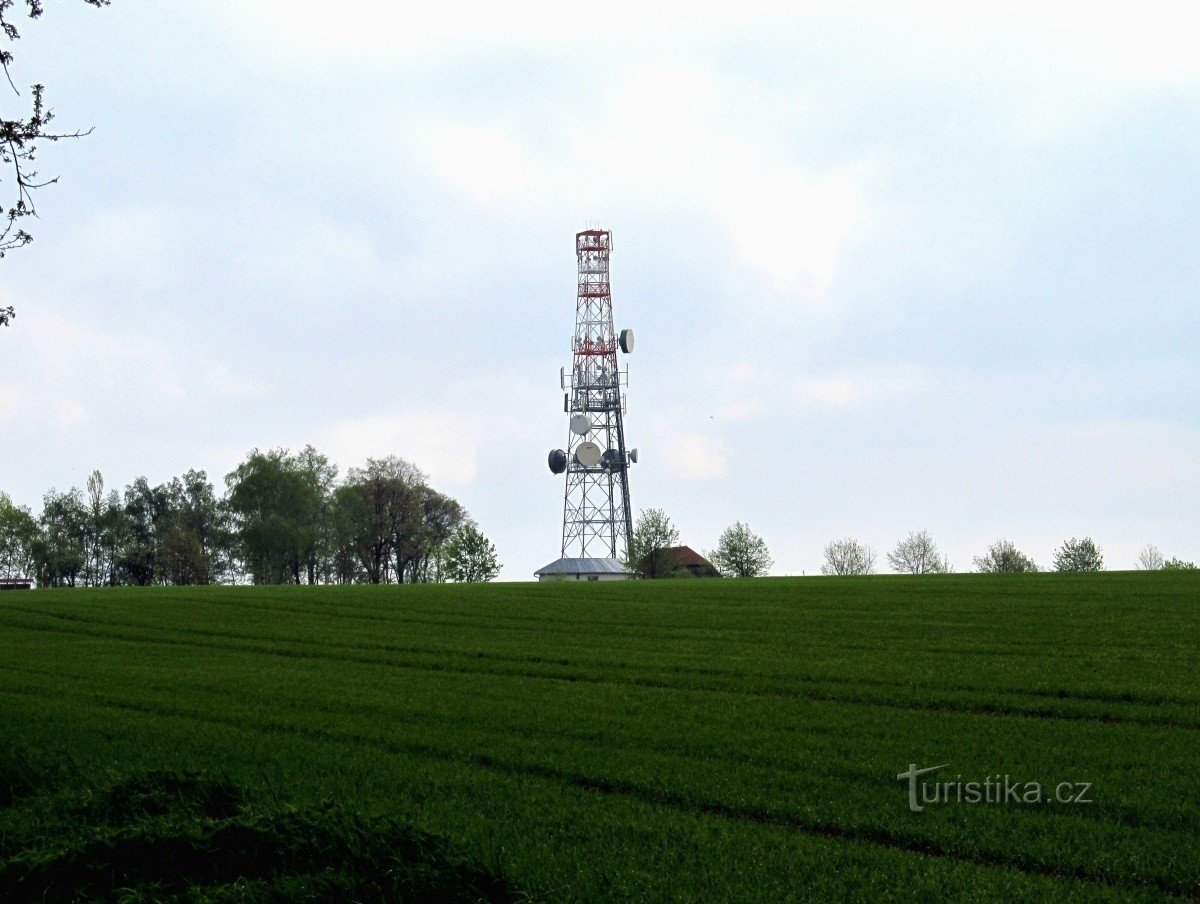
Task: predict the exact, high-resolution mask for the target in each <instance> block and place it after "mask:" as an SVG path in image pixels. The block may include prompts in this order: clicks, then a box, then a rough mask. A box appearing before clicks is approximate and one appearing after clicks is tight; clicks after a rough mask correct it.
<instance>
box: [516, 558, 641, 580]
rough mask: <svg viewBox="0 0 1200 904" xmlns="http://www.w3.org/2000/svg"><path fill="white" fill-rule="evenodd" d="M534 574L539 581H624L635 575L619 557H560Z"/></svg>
mask: <svg viewBox="0 0 1200 904" xmlns="http://www.w3.org/2000/svg"><path fill="white" fill-rule="evenodd" d="M534 575H536V576H537V579H538V580H539V581H623V580H626V579H627V578H631V577H633V574H632V573H631V572H630V571H629V569H628V568H626V567H625V565H624V564H623V563H622V562H619V561H618V560H617V559H558V560H557V561H555V562H551V563H550V564H549V565H547V566H545V567H544V568H539V569H538V570H537V571H535V572H534Z"/></svg>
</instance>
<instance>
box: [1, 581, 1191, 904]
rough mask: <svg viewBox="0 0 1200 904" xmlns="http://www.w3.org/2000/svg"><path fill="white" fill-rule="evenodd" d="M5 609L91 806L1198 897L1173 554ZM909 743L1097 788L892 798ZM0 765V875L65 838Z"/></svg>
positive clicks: (723, 895) (763, 888)
mask: <svg viewBox="0 0 1200 904" xmlns="http://www.w3.org/2000/svg"><path fill="white" fill-rule="evenodd" d="M0 637H2V638H3V642H2V643H0V725H2V726H3V742H4V743H5V744H7V745H8V747H9V748H10V750H15V751H18V752H19V755H20V756H24V757H26V758H30V757H32V758H33V759H34V760H36V761H37V762H39V763H42V764H43V765H44V766H46V767H47V768H50V767H51V766H52V767H53V768H54V769H56V770H57V772H56V773H55V774H56V775H58V776H59V778H58V784H59V786H61V788H65V789H66V793H70V794H75V795H76V798H77V799H78V800H82V801H85V802H86V801H88V800H94V799H96V795H98V794H100V791H99V790H98V789H100V788H102V787H107V786H108V785H111V783H112V782H113V781H116V780H129V777H131V776H138V775H142V774H147V773H150V772H151V771H152V770H201V771H203V774H204V776H206V778H204V779H203V780H205V781H209V780H212V781H229V782H232V783H234V784H235V785H236V786H237V787H238V788H242V789H245V793H246V794H247V795H250V796H252V797H253V798H254V800H256V801H260V802H264V801H265V802H267V804H269V805H271V806H274V807H277V808H282V810H280V812H290V811H289V810H288V809H287V808H288V807H311V806H314V805H317V804H319V803H320V802H321V801H330V802H333V804H332V805H333V806H336V807H337V808H339V812H341V813H343V814H350V815H352V816H353V818H355V819H358V818H362V819H366V820H371V819H375V818H377V817H386V818H387V819H388V820H391V821H393V822H394V826H393V828H394V827H395V826H402V827H407V828H405V829H404V831H409V830H410V829H411V830H412V831H413V832H419V833H421V837H423V838H429V839H433V841H431V843H436V844H438V845H440V844H442V843H444V844H445V845H446V846H447V850H450V851H453V852H457V854H461V856H462V857H464V858H466V859H467V860H469V861H470V862H471V863H472V864H475V865H477V866H478V867H479V869H481V870H484V871H486V872H487V874H488V875H491V876H496V877H503V881H504V882H505V883H508V885H506V886H505V887H506V888H516V889H519V890H520V894H521V895H528V896H530V897H534V898H536V899H538V900H579V901H595V900H606V899H618V900H630V899H637V900H693V901H723V900H743V901H766V900H810V899H811V900H830V899H842V898H847V897H848V898H852V899H858V900H890V899H897V900H912V899H926V900H930V899H935V898H943V897H953V898H960V899H973V900H989V899H1012V898H1020V899H1037V900H1043V899H1049V900H1113V901H1117V900H1121V901H1125V900H1162V899H1169V898H1190V899H1197V898H1200V576H1197V575H1195V574H1188V573H1137V574H1135V573H1109V574H1089V575H1057V574H1047V575H1012V576H995V577H993V576H982V575H957V576H944V577H926V578H903V577H872V578H836V579H829V578H801V579H782V578H781V579H765V580H755V581H732V580H724V581H671V582H629V583H624V582H622V583H610V584H576V585H565V584H549V585H548V584H542V585H533V584H508V585H503V584H501V585H490V586H470V587H461V586H420V587H382V588H372V587H354V588H295V587H292V588H194V589H191V588H169V589H146V590H110V591H83V590H78V591H62V592H56V591H37V592H32V593H10V594H6V595H2V596H0ZM15 756H18V754H11V753H10V755H9V759H10V760H11V759H12V758H13V757H15ZM910 763H916V764H919V765H920V766H935V765H939V764H949V765H948V767H947V768H946V769H944V770H942V771H941V772H940V773H938V777H939V778H941V779H942V780H949V779H953V778H954V777H955V776H958V775H961V776H962V779H963V780H964V781H968V780H979V781H982V780H983V779H985V778H986V777H988V776H994V775H996V774H1002V773H1007V774H1009V775H1011V776H1012V777H1013V778H1014V779H1019V780H1020V781H1022V782H1024V781H1037V782H1041V783H1043V785H1044V786H1046V787H1047V788H1048V789H1051V793H1052V789H1053V788H1054V786H1055V785H1056V784H1057V783H1058V782H1063V781H1069V782H1076V783H1079V782H1086V783H1089V784H1090V786H1091V788H1090V792H1089V793H1088V795H1087V796H1088V797H1090V799H1091V801H1092V802H1091V803H1088V804H1064V803H1057V802H1051V803H1045V804H1040V805H1039V804H1032V803H1022V804H1014V803H1008V804H991V805H986V804H968V803H949V804H931V805H929V806H928V807H926V809H925V810H924V811H923V812H911V811H910V809H909V806H908V795H907V787H906V785H905V783H904V782H901V781H897V778H896V776H897V774H898V773H900V772H903V771H904V770H905V769H907V767H908V765H909V764H910ZM47 764H48V765H47ZM105 783H108V785H106V784H105ZM9 784H10V785H11V786H14V787H15V786H16V785H18V784H20V782H18V781H16V780H12V779H10V781H9ZM2 791H3V789H2V788H0V792H2ZM18 791H19V789H18ZM18 791H10V792H9V793H8V795H7V798H8V799H7V809H5V808H4V806H5V804H6V800H5V799H4V796H3V794H2V793H0V853H3V854H4V856H6V857H8V858H9V859H10V869H9V872H8V874H7V875H8V876H9V881H13V876H14V875H16V873H15V872H14V871H13V869H12V866H11V865H12V863H13V862H16V863H22V862H26V861H28V860H29V857H30V856H32V855H29V854H28V851H26V853H25V854H22V853H21V852H22V850H25V849H26V848H28V847H29V845H31V844H33V840H32V839H35V838H38V833H39V832H40V833H41V835H40V838H38V844H39V845H41V847H40V848H39V850H41V851H42V854H39V856H42V855H45V852H46V851H48V850H52V849H53V847H54V845H55V844H59V843H66V842H65V841H62V840H61V838H57V837H55V835H56V833H57V834H58V835H61V836H63V837H65V834H64V831H65V830H63V829H62V828H61V826H60V827H59V828H55V825H56V823H54V822H53V821H52V820H49V819H45V820H43V817H41V816H39V815H37V814H39V813H42V812H46V807H47V805H45V804H44V803H43V804H36V805H35V806H32V807H31V806H29V805H28V804H27V803H26V804H25V805H23V804H22V803H21V802H22V800H26V801H28V800H34V801H37V800H39V798H37V797H36V794H34V792H32V791H31V792H29V793H28V794H25V795H24V796H23V795H22V793H18ZM30 795H33V796H32V797H31V796H30ZM80 806H82V804H81V805H80ZM22 807H24V808H22ZM72 812H76V811H72ZM78 812H83V811H78ZM305 812H309V811H305ZM2 814H7V816H5V815H2ZM227 815H228V814H225V816H227ZM222 818H224V816H222ZM6 820H7V821H6ZM39 820H43V821H39ZM389 825H393V823H392V822H389ZM66 834H69V833H66ZM439 850H440V848H439ZM457 854H449V855H447V856H450V857H453V856H456V855H457ZM22 856H24V857H25V860H24V861H22V859H21V858H22ZM46 856H49V855H46ZM438 856H439V857H440V856H441V854H438ZM13 858H16V859H15V860H13ZM439 862H441V861H439ZM26 865H27V864H26ZM22 869H24V867H22ZM3 875H4V874H2V873H0V877H2V876H3ZM133 899H134V898H129V900H133ZM145 899H146V900H149V898H145ZM228 899H229V900H235V899H237V898H234V897H230V898H228ZM137 900H142V898H137ZM222 900H224V898H222ZM239 900H240V899H239Z"/></svg>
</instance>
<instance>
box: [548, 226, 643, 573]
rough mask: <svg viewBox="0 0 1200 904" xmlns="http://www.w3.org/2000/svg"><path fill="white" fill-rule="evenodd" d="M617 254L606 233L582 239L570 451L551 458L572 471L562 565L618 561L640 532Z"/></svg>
mask: <svg viewBox="0 0 1200 904" xmlns="http://www.w3.org/2000/svg"><path fill="white" fill-rule="evenodd" d="M611 253H612V233H611V232H610V231H608V230H606V229H588V230H585V231H583V232H580V233H578V234H577V235H576V236H575V256H576V259H577V260H578V264H579V282H578V293H577V295H576V300H575V339H574V342H573V344H572V351H573V358H572V362H571V370H570V373H568V372H567V369H566V368H563V369H562V371H560V373H559V386H560V388H561V389H562V390H563V393H564V394H563V410H564V412H565V413H566V414H567V415H568V416H569V423H568V428H569V429H568V434H567V448H566V449H565V450H563V449H555V450H553V451H552V452H551V453H550V457H549V465H550V470H551V471H552V472H553V473H555V474H562V473H564V472H565V473H566V488H565V491H564V494H563V530H562V556H563V559H561V560H560V561H561V562H574V561H576V560H581V561H586V560H608V561H609V562H612V563H619V562H621V561H622V560H623V559H624V556H625V551H626V548H627V547H628V544H629V537H630V535H632V533H633V515H632V510H631V509H630V506H629V466H630V464H633V463H636V462H637V460H638V453H637V449H626V446H625V425H624V415H625V410H626V409H625V393H624V392H623V391H622V387H623V386H628V384H629V374H628V370H626V371H624V372H622V371H621V369H620V367H619V365H618V364H617V350H618V349H620V350H621V351H622V352H624V353H626V354H628V353H630V352H632V351H633V331H632V330H621V332H620V333H619V334H618V333H617V332H616V331H615V330H614V329H613V314H612V290H611V285H610V283H609V271H608V264H609V256H610V255H611ZM548 567H549V566H548ZM584 570H585V571H586V570H587V569H586V568H585V569H584ZM601 570H605V569H601ZM607 570H610V571H611V568H609V569H607ZM539 574H540V573H539Z"/></svg>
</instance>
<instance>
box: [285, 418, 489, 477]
mask: <svg viewBox="0 0 1200 904" xmlns="http://www.w3.org/2000/svg"><path fill="white" fill-rule="evenodd" d="M488 433H489V429H488V423H487V421H486V420H484V419H479V418H472V417H468V416H466V415H464V414H461V413H458V412H454V411H427V410H410V411H405V412H402V413H399V414H383V415H376V416H370V417H362V418H356V419H352V420H341V421H335V422H334V423H332V424H329V425H327V426H326V427H324V428H322V429H321V430H320V431H318V438H317V441H316V443H315V444H316V446H317V447H318V448H319V449H321V450H323V451H327V452H328V454H329V455H330V457H331V458H332V459H333V460H334V461H336V462H338V463H339V464H341V465H342V466H343V468H346V467H356V466H360V465H362V464H364V463H365V462H366V460H367V459H368V458H381V457H383V456H385V455H397V454H398V455H400V457H402V458H404V459H407V460H408V461H411V462H412V463H413V464H415V465H416V466H417V467H418V468H420V469H421V470H422V471H424V472H425V473H426V474H428V475H429V476H430V478H431V479H432V480H433V482H434V483H435V484H447V485H453V486H464V485H467V484H470V483H471V482H472V481H474V479H475V477H476V475H477V474H478V473H479V466H480V461H479V456H480V451H481V448H482V447H483V446H484V444H485V443H486V442H487V438H488ZM297 445H303V443H299V444H297Z"/></svg>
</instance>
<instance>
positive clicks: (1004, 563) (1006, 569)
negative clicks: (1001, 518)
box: [975, 540, 1038, 574]
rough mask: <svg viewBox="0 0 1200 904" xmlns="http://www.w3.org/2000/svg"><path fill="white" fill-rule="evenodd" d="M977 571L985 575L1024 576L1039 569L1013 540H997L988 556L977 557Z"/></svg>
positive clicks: (990, 548) (989, 550) (989, 548)
mask: <svg viewBox="0 0 1200 904" xmlns="http://www.w3.org/2000/svg"><path fill="white" fill-rule="evenodd" d="M975 570H976V571H979V572H982V573H983V574H1023V573H1025V572H1030V571H1037V570H1038V567H1037V565H1035V564H1034V561H1033V559H1031V558H1029V556H1027V555H1025V554H1024V553H1023V552H1021V551H1020V550H1019V549H1017V546H1016V544H1015V543H1013V542H1012V541H1011V540H997V541H996V542H995V543H993V544H992V545H991V546H989V547H988V551H987V554H986V555H982V556H976V557H975Z"/></svg>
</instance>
